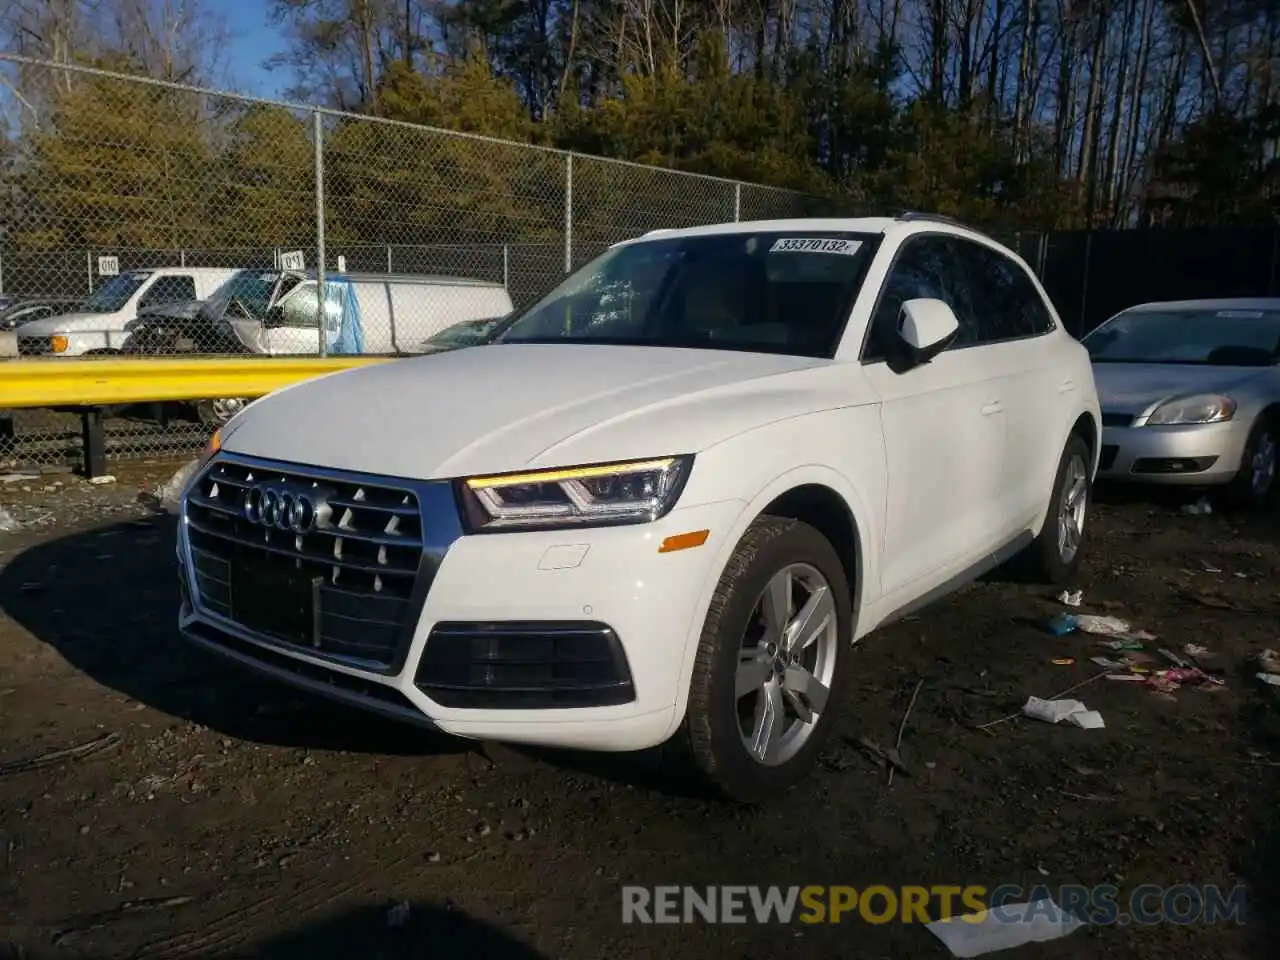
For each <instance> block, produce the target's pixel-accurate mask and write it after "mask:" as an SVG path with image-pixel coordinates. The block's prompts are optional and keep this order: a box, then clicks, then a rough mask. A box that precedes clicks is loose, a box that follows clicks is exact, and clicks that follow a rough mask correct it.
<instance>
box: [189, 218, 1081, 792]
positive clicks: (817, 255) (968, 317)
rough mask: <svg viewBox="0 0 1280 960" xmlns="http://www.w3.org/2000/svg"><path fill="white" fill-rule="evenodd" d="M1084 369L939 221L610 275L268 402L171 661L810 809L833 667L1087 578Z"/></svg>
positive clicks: (842, 683) (760, 239) (608, 264)
mask: <svg viewBox="0 0 1280 960" xmlns="http://www.w3.org/2000/svg"><path fill="white" fill-rule="evenodd" d="M1099 421H1100V414H1099V409H1098V400H1097V396H1096V392H1095V389H1094V382H1093V375H1092V372H1091V367H1090V363H1089V357H1088V355H1087V353H1086V351H1085V349H1084V348H1083V347H1082V346H1081V345H1080V344H1079V343H1078V342H1077V341H1075V340H1074V339H1073V338H1072V337H1071V336H1069V335H1068V334H1067V333H1066V331H1065V330H1064V329H1063V328H1062V325H1061V323H1060V322H1059V320H1058V318H1057V316H1056V314H1055V312H1054V309H1053V307H1052V306H1051V304H1050V303H1049V301H1048V299H1047V298H1046V296H1045V294H1044V291H1043V289H1042V288H1041V286H1040V284H1039V283H1038V282H1037V281H1036V279H1035V277H1034V276H1033V274H1032V273H1031V271H1030V270H1028V268H1027V266H1026V264H1025V263H1024V262H1023V261H1022V260H1021V259H1019V258H1018V257H1017V256H1016V255H1014V254H1013V253H1011V252H1010V251H1009V250H1007V249H1005V248H1004V247H1003V246H1001V245H1000V244H998V243H996V242H994V241H993V240H991V239H990V238H988V237H986V236H984V235H983V234H981V233H978V232H976V231H974V230H970V229H967V228H965V227H963V226H961V225H959V224H956V223H954V222H952V221H949V220H945V219H942V218H936V217H930V216H925V215H904V216H902V217H898V218H876V219H813V220H779V221H767V222H755V223H732V224H723V225H716V226H707V227H698V228H694V229H685V230H669V231H662V232H659V233H655V234H651V235H646V236H644V237H640V238H638V239H635V240H632V241H628V242H626V243H622V244H618V245H616V246H614V247H612V248H611V249H609V250H608V251H607V252H606V253H604V254H603V255H602V256H600V257H599V258H598V259H596V260H595V261H593V262H592V263H590V264H588V265H587V266H585V267H583V268H582V269H581V270H579V271H577V272H576V273H574V274H572V275H571V276H570V277H568V279H566V280H565V281H564V282H563V283H562V284H561V285H560V286H559V287H557V288H556V289H555V290H553V291H552V292H551V293H549V294H548V295H547V296H546V297H544V298H543V299H542V300H540V301H539V302H537V303H535V304H533V305H532V306H530V307H528V308H527V309H524V310H523V311H522V312H520V313H519V314H517V315H516V316H515V317H514V318H513V319H512V320H511V321H510V322H509V323H507V324H505V325H504V329H503V330H502V331H501V333H499V334H498V335H497V336H495V337H494V338H492V340H491V341H490V342H487V343H485V344H483V345H479V346H473V347H467V348H465V349H461V350H455V351H446V352H442V353H438V354H434V355H430V356H424V357H418V358H413V359H402V360H392V361H388V362H386V363H384V364H379V365H375V366H371V367H364V368H360V369H354V370H350V371H346V372H342V373H338V374H333V375H329V376H324V377H321V378H319V379H315V380H311V381H307V382H304V383H301V384H298V385H295V386H292V387H288V388H286V389H284V390H281V391H279V392H277V393H275V394H273V395H271V396H269V397H267V398H265V399H263V400H260V401H258V402H256V403H254V404H253V405H251V406H249V407H247V408H246V409H245V410H244V411H243V412H241V413H240V414H239V415H238V416H236V417H235V418H234V419H233V420H231V421H230V422H229V423H228V424H227V425H226V426H225V427H224V428H223V429H222V430H221V431H220V433H219V434H218V435H217V436H215V438H214V441H213V442H212V443H211V444H210V447H209V449H208V450H207V451H206V453H205V455H204V456H203V457H202V460H201V463H200V466H199V468H198V470H197V471H196V473H195V475H194V476H193V479H192V481H191V483H190V485H189V487H188V489H187V491H186V493H185V495H184V499H183V505H182V511H181V525H180V535H179V543H178V553H179V559H180V563H181V580H182V585H183V600H182V611H181V615H180V622H181V628H182V631H183V632H184V634H185V635H186V636H187V637H189V638H190V639H191V640H193V641H195V642H197V643H199V644H201V645H203V646H205V647H207V648H210V649H213V650H216V651H219V652H220V653H223V654H225V655H227V656H229V657H231V658H233V659H235V660H237V661H239V662H241V663H243V664H245V665H247V666H248V667H251V668H253V669H255V670H258V671H261V672H263V673H265V674H269V675H271V676H274V677H277V678H279V679H281V680H284V681H287V682H290V683H293V684H296V685H299V686H302V687H305V688H307V689H310V690H313V691H317V692H320V693H324V694H327V695H329V696H331V697H334V698H336V699H338V700H342V701H345V702H347V703H350V704H356V705H359V706H361V707H365V708H367V709H370V710H374V711H379V712H381V713H384V714H387V715H390V716H393V717H397V718H401V719H406V720H413V721H417V722H421V723H424V724H427V725H430V726H431V727H434V728H436V729H439V730H442V731H446V732H448V733H451V734H456V735H459V736H462V737H470V738H478V739H486V740H496V741H510V742H519V743H526V744H537V745H545V746H556V747H567V748H579V749H585V750H599V751H631V750H638V749H643V748H648V747H652V746H655V745H658V744H662V743H666V742H668V741H673V740H674V741H675V744H676V745H679V746H680V747H682V748H683V752H684V753H685V755H686V757H687V758H689V759H691V760H692V762H693V764H694V765H695V769H696V770H698V771H700V772H701V774H702V775H703V776H705V778H706V779H707V780H708V781H709V782H710V783H711V784H713V785H714V786H716V787H718V788H719V789H720V791H722V792H723V793H724V794H726V795H728V796H729V797H732V798H736V799H740V800H745V801H759V800H763V799H765V798H767V797H769V796H771V795H773V794H775V793H776V792H778V791H780V790H782V789H784V788H786V787H788V786H789V785H791V784H793V783H795V782H796V781H797V780H799V779H800V778H801V777H803V776H804V775H805V774H806V772H807V771H808V770H809V768H810V766H811V765H812V763H813V762H814V760H815V758H816V755H817V753H818V751H819V750H820V749H821V747H822V744H823V741H824V739H825V738H826V737H827V736H828V734H829V733H830V730H831V725H832V723H833V722H835V720H836V718H837V716H838V715H839V713H840V710H841V708H842V705H843V700H844V694H845V690H846V685H847V682H848V679H849V671H850V661H851V657H850V653H851V645H852V644H853V643H854V642H856V641H858V640H860V639H861V638H862V637H864V636H865V635H866V634H867V633H869V632H870V631H872V630H873V629H875V628H876V627H877V626H879V625H881V624H883V623H885V622H887V621H889V620H891V619H893V618H895V617H899V616H901V615H903V614H904V613H906V612H908V611H910V610H912V609H915V608H917V607H919V606H921V605H923V604H925V603H927V602H928V601H930V600H931V599H933V598H936V597H939V596H942V595H944V594H946V593H948V592H950V591H951V590H953V589H955V588H956V587H957V586H959V585H961V584H962V583H964V582H965V581H967V580H970V579H972V578H974V577H976V576H977V575H979V574H981V573H982V572H984V571H986V570H989V569H992V568H993V567H996V566H998V565H1001V564H1003V563H1004V562H1005V561H1006V560H1010V559H1013V558H1015V557H1016V558H1018V559H1019V562H1022V563H1025V564H1026V565H1027V566H1028V567H1029V568H1034V569H1035V570H1037V571H1038V572H1039V574H1040V575H1041V576H1042V577H1043V578H1045V579H1046V580H1048V581H1051V582H1061V581H1064V580H1067V579H1069V578H1070V577H1071V576H1072V574H1073V572H1074V571H1075V569H1076V567H1077V565H1078V564H1079V562H1080V556H1081V547H1082V543H1083V536H1084V532H1085V518H1086V515H1087V512H1088V507H1089V502H1090V489H1091V483H1092V479H1093V477H1094V474H1095V471H1096V465H1097V460H1098V438H1099Z"/></svg>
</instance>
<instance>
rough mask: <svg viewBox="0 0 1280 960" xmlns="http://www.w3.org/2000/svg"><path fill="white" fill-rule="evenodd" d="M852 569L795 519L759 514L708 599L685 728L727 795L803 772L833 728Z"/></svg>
mask: <svg viewBox="0 0 1280 960" xmlns="http://www.w3.org/2000/svg"><path fill="white" fill-rule="evenodd" d="M852 622H853V615H852V604H851V600H850V591H849V584H848V577H847V576H846V573H845V570H844V566H843V564H842V563H841V561H840V558H839V556H838V555H837V553H836V551H835V549H834V548H833V547H832V546H831V543H830V541H828V540H827V538H826V537H824V536H823V535H822V534H821V533H819V532H818V531H817V530H816V529H814V528H813V527H811V526H809V525H808V524H805V523H801V522H799V521H797V520H790V519H785V518H780V517H761V518H759V519H758V520H756V521H755V522H754V523H753V524H752V525H751V527H750V528H748V530H747V532H746V534H745V535H744V536H743V538H742V540H741V542H740V543H739V544H738V547H737V549H736V550H735V551H734V554H733V557H732V558H731V559H730V560H729V563H728V565H727V567H726V568H725V571H724V573H723V575H722V576H721V578H720V582H719V584H718V585H717V587H716V592H715V595H714V597H713V598H712V601H711V605H710V609H709V610H708V612H707V619H706V622H705V623H704V625H703V630H702V638H701V640H700V641H699V644H698V653H697V659H696V660H695V663H694V669H693V678H692V682H691V686H690V690H689V706H688V712H687V714H686V717H685V728H684V733H685V736H686V737H687V741H688V742H687V745H688V747H689V751H690V753H691V754H692V759H693V761H694V763H695V765H696V766H697V768H698V769H699V771H700V772H701V774H702V775H703V777H704V778H705V779H706V780H707V781H709V782H710V783H711V784H712V785H713V786H714V787H715V788H716V789H717V790H718V791H719V792H720V793H722V794H723V795H725V796H727V797H729V798H730V799H733V800H738V801H741V802H746V803H757V802H760V801H763V800H766V799H768V798H770V797H771V796H774V795H776V794H778V793H781V792H782V791H784V790H786V789H788V788H789V787H791V786H793V785H794V784H795V783H797V782H799V781H800V780H801V779H803V778H804V776H805V775H806V774H807V773H808V772H809V770H810V768H811V767H812V766H813V764H814V761H815V760H816V759H817V756H818V753H819V751H820V750H821V749H822V745H823V743H824V741H825V740H826V739H827V737H828V736H829V734H830V731H831V724H832V722H833V720H834V718H835V715H836V713H837V710H838V707H839V704H840V701H841V698H842V693H843V689H844V677H845V675H846V673H847V670H846V666H847V661H848V659H849V656H850V654H851V652H852V650H851V646H850V641H851V631H852Z"/></svg>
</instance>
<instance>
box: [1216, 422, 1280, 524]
mask: <svg viewBox="0 0 1280 960" xmlns="http://www.w3.org/2000/svg"><path fill="white" fill-rule="evenodd" d="M1276 426H1277V424H1276V418H1273V417H1269V416H1267V415H1266V414H1263V415H1262V416H1260V417H1259V418H1258V419H1257V420H1256V421H1255V422H1254V424H1253V429H1251V430H1250V431H1249V439H1248V440H1246V441H1245V444H1244V452H1243V453H1242V454H1241V455H1240V472H1239V473H1237V474H1236V475H1235V477H1234V478H1233V479H1232V481H1231V483H1230V484H1229V485H1228V486H1227V489H1226V491H1225V492H1226V499H1227V502H1228V503H1229V504H1231V505H1232V506H1235V507H1243V508H1245V509H1257V508H1260V507H1265V506H1268V505H1269V504H1270V503H1272V502H1273V501H1274V500H1275V495H1276V486H1277V483H1276V474H1277V472H1278V470H1280V462H1277V447H1276V443H1277V432H1278V431H1277V429H1276ZM1268 451H1269V452H1270V453H1269V456H1268ZM1262 459H1269V460H1270V464H1269V466H1268V465H1267V464H1264V463H1262V462H1261V460H1262Z"/></svg>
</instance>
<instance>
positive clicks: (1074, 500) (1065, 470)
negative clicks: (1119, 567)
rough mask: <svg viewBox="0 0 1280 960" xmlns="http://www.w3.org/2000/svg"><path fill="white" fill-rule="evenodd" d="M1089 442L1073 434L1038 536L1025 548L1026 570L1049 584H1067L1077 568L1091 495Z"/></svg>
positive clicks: (1064, 453)
mask: <svg viewBox="0 0 1280 960" xmlns="http://www.w3.org/2000/svg"><path fill="white" fill-rule="evenodd" d="M1091 472H1092V471H1091V470H1090V453H1089V445H1088V444H1087V443H1085V442H1084V440H1083V439H1082V438H1080V437H1078V436H1072V437H1071V439H1070V440H1068V441H1067V445H1066V448H1065V449H1064V450H1063V451H1062V459H1061V460H1059V461H1058V472H1057V474H1056V475H1055V476H1054V481H1053V492H1052V494H1051V496H1050V497H1049V509H1048V510H1047V511H1046V513H1045V518H1044V523H1043V524H1042V525H1041V527H1040V535H1039V536H1038V537H1036V539H1035V542H1034V543H1032V544H1031V546H1030V547H1028V548H1027V552H1026V555H1025V559H1026V561H1027V565H1028V568H1029V570H1028V572H1029V573H1030V574H1031V575H1032V576H1033V577H1034V578H1035V579H1037V580H1041V581H1044V582H1046V583H1051V584H1055V585H1056V584H1061V583H1067V582H1068V581H1070V580H1071V579H1072V578H1073V577H1074V576H1075V575H1076V571H1077V570H1079V569H1080V558H1081V555H1082V553H1083V548H1084V532H1085V520H1086V519H1087V518H1088V515H1089V504H1090V501H1091V500H1092V497H1093V485H1092V482H1091V479H1090V475H1091Z"/></svg>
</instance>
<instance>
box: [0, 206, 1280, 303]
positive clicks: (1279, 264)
mask: <svg viewBox="0 0 1280 960" xmlns="http://www.w3.org/2000/svg"><path fill="white" fill-rule="evenodd" d="M1277 268H1280V223H1278V224H1276V225H1275V226H1274V227H1272V228H1271V274H1270V275H1269V276H1268V277H1267V296H1268V297H1274V296H1275V295H1276V270H1277ZM2 289H4V288H3V286H0V290H2Z"/></svg>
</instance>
